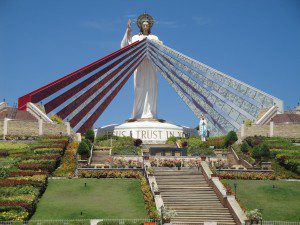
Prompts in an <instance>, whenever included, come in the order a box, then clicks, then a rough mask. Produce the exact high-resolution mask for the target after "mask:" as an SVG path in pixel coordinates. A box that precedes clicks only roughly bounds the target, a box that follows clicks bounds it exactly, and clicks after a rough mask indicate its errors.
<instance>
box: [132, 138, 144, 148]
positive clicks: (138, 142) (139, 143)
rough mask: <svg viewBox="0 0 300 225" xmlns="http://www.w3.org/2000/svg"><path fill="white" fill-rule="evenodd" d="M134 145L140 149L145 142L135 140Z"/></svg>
mask: <svg viewBox="0 0 300 225" xmlns="http://www.w3.org/2000/svg"><path fill="white" fill-rule="evenodd" d="M133 143H134V146H136V147H138V146H140V145H141V144H143V141H142V140H141V139H135V140H134V142H133Z"/></svg>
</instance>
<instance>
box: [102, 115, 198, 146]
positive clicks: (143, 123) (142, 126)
mask: <svg viewBox="0 0 300 225" xmlns="http://www.w3.org/2000/svg"><path fill="white" fill-rule="evenodd" d="M107 133H113V134H114V135H116V136H121V137H122V136H132V137H133V138H134V139H141V140H142V141H143V143H144V144H164V143H165V142H166V140H167V139H168V138H169V137H172V136H175V137H187V136H197V135H198V133H197V130H195V129H193V128H189V127H184V126H178V125H174V124H171V123H168V122H164V120H161V119H138V120H127V121H126V122H125V123H123V124H120V125H110V126H105V127H101V128H99V129H98V130H97V135H103V134H107Z"/></svg>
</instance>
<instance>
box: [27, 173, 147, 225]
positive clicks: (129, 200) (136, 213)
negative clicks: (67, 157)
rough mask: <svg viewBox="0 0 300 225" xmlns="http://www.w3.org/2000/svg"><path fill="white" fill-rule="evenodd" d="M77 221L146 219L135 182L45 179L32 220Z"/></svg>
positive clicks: (130, 180)
mask: <svg viewBox="0 0 300 225" xmlns="http://www.w3.org/2000/svg"><path fill="white" fill-rule="evenodd" d="M84 183H87V187H85V186H84ZM81 212H83V215H80V214H81ZM81 218H85V219H93V218H112V219H113V218H115V219H120V218H128V219H134V218H137V219H138V218H148V216H147V213H146V209H145V205H144V200H143V195H142V191H141V188H140V183H139V180H137V179H91V178H90V179H65V180H49V184H48V187H47V189H46V192H45V193H44V195H43V197H42V198H41V200H40V202H39V203H38V205H37V210H36V213H35V214H34V215H33V217H32V219H34V220H39V219H81Z"/></svg>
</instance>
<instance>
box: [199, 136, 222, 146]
mask: <svg viewBox="0 0 300 225" xmlns="http://www.w3.org/2000/svg"><path fill="white" fill-rule="evenodd" d="M224 143H225V136H218V137H209V138H207V139H206V142H205V143H204V144H205V146H206V147H209V146H214V147H215V148H219V149H220V148H224V147H225V146H224Z"/></svg>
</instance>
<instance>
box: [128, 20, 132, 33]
mask: <svg viewBox="0 0 300 225" xmlns="http://www.w3.org/2000/svg"><path fill="white" fill-rule="evenodd" d="M127 29H128V31H129V33H131V30H132V28H131V20H130V19H129V20H128V22H127Z"/></svg>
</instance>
